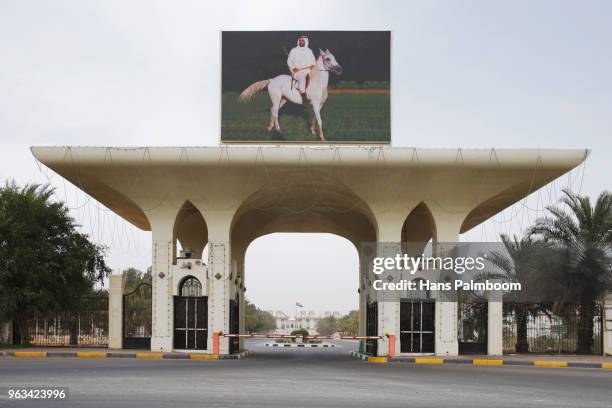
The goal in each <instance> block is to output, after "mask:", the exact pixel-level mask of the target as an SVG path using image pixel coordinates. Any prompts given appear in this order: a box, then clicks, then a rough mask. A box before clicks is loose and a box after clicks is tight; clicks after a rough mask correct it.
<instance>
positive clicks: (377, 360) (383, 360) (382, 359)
mask: <svg viewBox="0 0 612 408" xmlns="http://www.w3.org/2000/svg"><path fill="white" fill-rule="evenodd" d="M386 362H387V357H368V363H386Z"/></svg>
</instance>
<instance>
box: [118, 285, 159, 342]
mask: <svg viewBox="0 0 612 408" xmlns="http://www.w3.org/2000/svg"><path fill="white" fill-rule="evenodd" d="M151 307H152V302H151V284H150V283H146V282H145V283H141V284H140V285H138V286H137V287H136V289H134V290H133V291H131V292H130V293H126V294H125V295H123V348H129V349H150V348H151V320H152V319H151V317H152V308H151Z"/></svg>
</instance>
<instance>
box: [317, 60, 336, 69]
mask: <svg viewBox="0 0 612 408" xmlns="http://www.w3.org/2000/svg"><path fill="white" fill-rule="evenodd" d="M321 59H322V60H323V66H324V67H325V69H320V70H319V71H327V72H330V71H331V72H334V71H333V69H329V65H327V62H326V61H325V58H321ZM332 68H333V67H332Z"/></svg>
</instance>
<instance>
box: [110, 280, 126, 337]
mask: <svg viewBox="0 0 612 408" xmlns="http://www.w3.org/2000/svg"><path fill="white" fill-rule="evenodd" d="M122 331H123V275H111V276H110V277H109V287H108V348H109V349H120V348H122V347H123V344H122V343H123V333H122Z"/></svg>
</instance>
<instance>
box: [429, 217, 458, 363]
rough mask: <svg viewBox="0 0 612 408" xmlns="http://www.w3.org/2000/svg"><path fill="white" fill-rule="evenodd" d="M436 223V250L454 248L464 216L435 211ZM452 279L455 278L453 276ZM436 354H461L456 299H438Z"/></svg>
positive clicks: (440, 251)
mask: <svg viewBox="0 0 612 408" xmlns="http://www.w3.org/2000/svg"><path fill="white" fill-rule="evenodd" d="M433 217H434V220H435V223H436V236H435V239H434V252H435V253H436V254H441V253H444V252H446V251H448V250H450V249H452V248H453V247H454V246H455V245H456V243H457V242H458V241H459V231H460V229H461V224H462V222H463V219H464V216H463V215H461V214H448V213H446V212H443V211H434V212H433ZM451 279H454V277H453V276H451ZM435 314H436V355H438V356H456V355H458V354H459V342H458V340H457V330H458V328H457V319H458V317H457V315H458V304H457V302H456V301H444V300H443V299H442V300H440V299H438V300H437V301H436V312H435Z"/></svg>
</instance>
